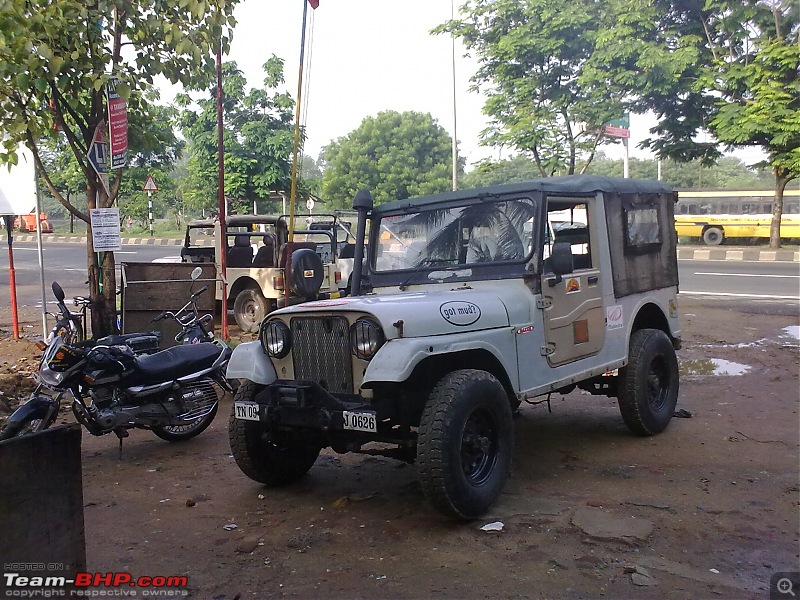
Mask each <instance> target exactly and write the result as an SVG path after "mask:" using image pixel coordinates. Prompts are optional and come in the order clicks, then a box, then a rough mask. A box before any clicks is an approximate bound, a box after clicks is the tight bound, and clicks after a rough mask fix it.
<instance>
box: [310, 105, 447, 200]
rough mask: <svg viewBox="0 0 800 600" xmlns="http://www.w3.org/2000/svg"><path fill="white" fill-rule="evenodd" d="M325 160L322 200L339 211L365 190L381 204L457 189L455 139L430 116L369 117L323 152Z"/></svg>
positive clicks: (393, 114)
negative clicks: (455, 186)
mask: <svg viewBox="0 0 800 600" xmlns="http://www.w3.org/2000/svg"><path fill="white" fill-rule="evenodd" d="M320 162H321V164H322V167H323V175H322V197H323V199H324V200H325V201H326V202H328V203H329V205H330V206H332V207H336V208H350V207H351V206H352V204H351V203H352V200H353V197H354V196H355V193H356V192H357V191H358V190H360V189H362V188H367V189H369V190H370V191H371V192H372V196H373V198H375V203H376V204H381V203H383V202H388V201H390V200H399V199H402V198H410V197H413V196H421V195H425V194H435V193H438V192H444V191H447V190H449V189H451V188H452V172H453V170H452V152H451V138H450V136H449V134H448V133H447V132H446V131H445V130H444V128H443V127H442V126H441V125H439V124H438V123H437V122H436V120H435V119H434V118H433V117H432V116H431V115H430V114H428V113H425V114H423V113H418V112H404V113H398V112H395V111H385V112H380V113H378V115H377V116H375V117H367V118H365V119H364V120H363V121H362V122H361V125H359V127H358V128H357V129H355V130H354V131H352V132H350V133H349V134H348V135H347V136H345V137H340V138H339V139H337V140H335V141H333V142H331V143H330V144H328V145H327V146H326V147H325V148H323V149H322V153H321V155H320ZM460 168H461V166H460V165H459V169H460Z"/></svg>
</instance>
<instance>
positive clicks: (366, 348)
mask: <svg viewBox="0 0 800 600" xmlns="http://www.w3.org/2000/svg"><path fill="white" fill-rule="evenodd" d="M385 341H386V338H385V337H384V335H383V329H382V328H381V326H380V325H378V324H377V323H376V322H375V321H372V320H370V319H359V320H358V321H356V322H355V323H353V325H352V326H351V327H350V348H351V349H352V351H353V354H355V355H356V356H357V357H358V358H360V359H362V360H369V359H371V358H372V357H373V356H375V353H376V352H377V351H378V349H379V348H380V347H381V346H383V343H384V342H385Z"/></svg>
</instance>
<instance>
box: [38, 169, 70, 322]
mask: <svg viewBox="0 0 800 600" xmlns="http://www.w3.org/2000/svg"><path fill="white" fill-rule="evenodd" d="M33 182H34V185H35V188H36V251H37V254H38V256H39V286H40V287H41V290H40V293H41V296H42V337H47V298H46V296H45V290H44V254H43V252H42V222H41V220H40V219H39V215H41V214H42V192H41V190H40V189H39V177H38V170H37V169H36V165H34V167H33ZM70 215H72V213H70Z"/></svg>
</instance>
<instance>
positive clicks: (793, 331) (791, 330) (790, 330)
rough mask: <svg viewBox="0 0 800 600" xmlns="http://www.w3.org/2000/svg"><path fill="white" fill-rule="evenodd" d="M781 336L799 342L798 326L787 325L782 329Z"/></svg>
mask: <svg viewBox="0 0 800 600" xmlns="http://www.w3.org/2000/svg"><path fill="white" fill-rule="evenodd" d="M783 335H784V336H786V337H790V338H794V339H796V340H798V341H800V325H789V327H784V328H783Z"/></svg>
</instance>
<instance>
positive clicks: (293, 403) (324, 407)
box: [253, 379, 380, 432]
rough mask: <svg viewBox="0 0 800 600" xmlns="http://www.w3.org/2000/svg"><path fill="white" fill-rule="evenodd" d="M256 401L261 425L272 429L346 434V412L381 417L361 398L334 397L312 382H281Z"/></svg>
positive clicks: (260, 394) (266, 389)
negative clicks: (299, 428)
mask: <svg viewBox="0 0 800 600" xmlns="http://www.w3.org/2000/svg"><path fill="white" fill-rule="evenodd" d="M253 400H254V401H255V402H256V403H257V404H258V417H259V421H260V422H262V423H266V424H268V425H270V426H278V427H284V426H285V427H304V428H309V429H316V430H319V431H326V432H327V431H344V430H345V425H344V413H345V412H346V411H347V412H358V413H367V414H374V415H375V416H376V419H377V417H378V415H377V414H376V413H377V411H376V409H375V407H374V406H373V405H372V404H369V403H368V402H366V401H365V400H364V399H363V398H362V397H361V396H358V395H347V396H343V395H337V396H334V395H333V394H331V393H329V392H328V391H326V390H325V389H323V388H322V387H321V386H320V385H318V384H317V383H315V382H313V381H285V380H280V379H279V380H277V381H275V382H273V383H272V384H270V385H268V386H266V387H265V388H264V389H263V390H261V391H260V392H259V393H258V394H256V396H255V397H254V398H253ZM378 429H380V420H379V419H378Z"/></svg>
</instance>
